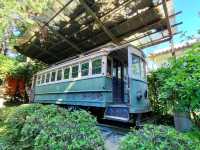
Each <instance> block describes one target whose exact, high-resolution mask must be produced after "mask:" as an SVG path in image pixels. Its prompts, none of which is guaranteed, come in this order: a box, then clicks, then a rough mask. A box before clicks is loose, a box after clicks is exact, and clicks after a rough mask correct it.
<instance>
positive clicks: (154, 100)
mask: <svg viewBox="0 0 200 150" xmlns="http://www.w3.org/2000/svg"><path fill="white" fill-rule="evenodd" d="M170 73H171V72H170V69H169V68H168V66H163V67H161V68H158V69H157V70H156V71H153V72H151V74H149V75H148V76H147V80H148V98H149V100H150V103H151V107H152V109H153V111H154V112H156V113H159V114H162V115H165V114H166V113H167V111H168V109H167V107H166V103H165V101H160V100H159V94H160V90H161V88H162V86H163V85H164V84H165V83H164V81H165V79H166V78H167V77H168V76H169V75H170Z"/></svg>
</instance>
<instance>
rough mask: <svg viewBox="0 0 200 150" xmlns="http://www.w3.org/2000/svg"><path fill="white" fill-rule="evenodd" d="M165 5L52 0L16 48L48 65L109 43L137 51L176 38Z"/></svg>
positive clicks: (159, 0)
mask: <svg viewBox="0 0 200 150" xmlns="http://www.w3.org/2000/svg"><path fill="white" fill-rule="evenodd" d="M179 13H180V12H176V13H175V12H174V10H173V4H172V2H171V1H170V0H54V1H53V2H52V5H51V7H50V6H49V8H48V9H47V10H46V11H45V12H44V13H43V14H40V15H35V16H34V17H32V19H33V20H34V21H35V22H36V23H37V27H34V30H33V29H30V30H29V35H30V32H33V31H34V32H33V34H32V35H31V36H29V37H28V38H27V36H24V37H25V38H22V39H20V41H19V45H18V46H16V49H17V50H18V51H19V52H20V53H23V54H25V55H27V56H29V57H31V58H36V59H39V60H41V61H43V62H45V63H48V64H51V63H54V62H57V61H60V60H62V59H65V58H68V57H71V56H74V55H77V54H80V53H83V52H86V51H89V50H90V49H93V48H95V47H98V46H100V45H103V44H106V43H108V42H113V43H115V44H117V45H121V44H125V43H132V44H133V45H135V46H137V47H139V48H145V47H148V46H151V45H155V44H159V43H161V42H164V41H168V40H170V39H171V38H172V36H173V35H174V34H177V33H178V32H177V30H176V26H177V25H179V24H181V23H176V21H175V16H176V15H178V14H179Z"/></svg>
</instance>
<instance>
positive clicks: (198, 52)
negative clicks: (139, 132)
mask: <svg viewBox="0 0 200 150" xmlns="http://www.w3.org/2000/svg"><path fill="white" fill-rule="evenodd" d="M199 60H200V44H196V45H194V46H193V47H192V48H191V49H190V50H187V51H186V53H185V54H184V55H183V56H181V57H179V58H177V59H176V60H172V61H171V62H170V63H169V65H168V66H166V67H162V68H160V69H158V70H156V71H154V72H152V73H151V74H150V75H149V76H148V84H149V99H150V101H151V103H152V107H153V110H154V111H155V112H159V113H162V114H166V113H171V112H174V111H175V112H192V113H193V114H195V113H199V109H200V61H199ZM194 112H195V113H194ZM195 118H196V120H198V118H197V116H196V117H195Z"/></svg>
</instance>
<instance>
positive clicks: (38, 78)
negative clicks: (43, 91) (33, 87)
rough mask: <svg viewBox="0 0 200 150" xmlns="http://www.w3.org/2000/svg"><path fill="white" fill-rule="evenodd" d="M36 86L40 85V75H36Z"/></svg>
mask: <svg viewBox="0 0 200 150" xmlns="http://www.w3.org/2000/svg"><path fill="white" fill-rule="evenodd" d="M36 83H37V85H40V84H41V74H38V75H37V82H36Z"/></svg>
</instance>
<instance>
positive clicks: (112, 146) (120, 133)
mask: <svg viewBox="0 0 200 150" xmlns="http://www.w3.org/2000/svg"><path fill="white" fill-rule="evenodd" d="M98 127H99V128H100V130H101V133H102V135H103V137H104V140H105V148H106V150H118V148H119V143H120V141H121V139H122V138H123V137H124V136H125V135H126V134H127V133H128V129H123V128H115V127H114V128H113V127H111V126H107V125H98Z"/></svg>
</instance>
